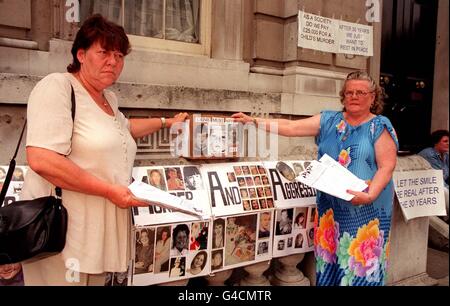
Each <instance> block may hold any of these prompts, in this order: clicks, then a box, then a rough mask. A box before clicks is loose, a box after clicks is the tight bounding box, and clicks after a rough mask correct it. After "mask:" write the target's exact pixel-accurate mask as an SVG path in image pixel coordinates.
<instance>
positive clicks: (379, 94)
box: [339, 71, 384, 115]
mask: <svg viewBox="0 0 450 306" xmlns="http://www.w3.org/2000/svg"><path fill="white" fill-rule="evenodd" d="M351 80H364V81H367V82H369V88H370V91H371V92H373V93H375V99H374V101H373V103H372V105H371V106H370V112H371V113H372V114H375V115H380V114H381V113H382V112H383V106H384V102H383V100H384V90H383V88H381V87H380V86H378V84H377V83H375V81H374V80H373V79H372V77H371V76H370V75H369V74H368V73H367V72H365V71H353V72H350V73H349V74H348V75H347V77H346V79H345V82H344V86H342V89H341V91H340V92H339V96H340V97H341V103H342V105H344V100H345V96H344V92H345V89H346V87H347V82H348V81H351ZM343 111H344V112H345V106H344V109H343Z"/></svg>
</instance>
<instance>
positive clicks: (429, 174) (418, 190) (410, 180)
mask: <svg viewBox="0 0 450 306" xmlns="http://www.w3.org/2000/svg"><path fill="white" fill-rule="evenodd" d="M393 177H394V186H395V193H396V194H397V198H398V201H399V203H400V207H401V209H402V212H403V216H404V217H405V219H406V220H407V221H408V220H411V219H413V218H418V217H426V216H445V215H446V210H445V198H444V182H443V178H442V171H441V170H421V171H405V172H398V171H396V172H394V175H393Z"/></svg>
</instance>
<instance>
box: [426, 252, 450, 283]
mask: <svg viewBox="0 0 450 306" xmlns="http://www.w3.org/2000/svg"><path fill="white" fill-rule="evenodd" d="M427 253H428V256H427V274H428V275H429V276H430V277H432V278H434V279H436V280H437V281H438V286H447V287H448V286H449V284H448V274H449V271H448V261H449V256H448V251H447V252H443V251H440V250H436V249H433V248H428V252H427Z"/></svg>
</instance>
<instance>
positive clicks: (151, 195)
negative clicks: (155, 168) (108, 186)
mask: <svg viewBox="0 0 450 306" xmlns="http://www.w3.org/2000/svg"><path fill="white" fill-rule="evenodd" d="M128 189H130V191H131V193H133V195H134V196H135V197H136V198H137V199H139V200H141V201H143V202H147V203H149V204H156V205H158V206H161V207H165V208H167V209H170V210H174V211H179V212H182V213H186V214H189V215H194V216H197V217H199V218H200V219H203V211H202V209H201V208H199V207H196V206H195V205H194V204H193V202H192V201H188V200H185V199H183V198H180V197H177V196H174V195H172V194H170V193H168V192H166V191H163V190H161V189H158V188H156V187H154V186H152V185H149V184H146V183H144V182H138V181H134V182H133V183H132V184H131V185H130V186H128Z"/></svg>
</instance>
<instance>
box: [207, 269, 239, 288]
mask: <svg viewBox="0 0 450 306" xmlns="http://www.w3.org/2000/svg"><path fill="white" fill-rule="evenodd" d="M232 273H233V269H230V270H225V271H220V272H215V273H211V274H210V275H209V276H206V277H205V279H206V280H207V281H208V285H209V286H225V281H226V280H227V279H228V278H229V277H230V276H231V274H232Z"/></svg>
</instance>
